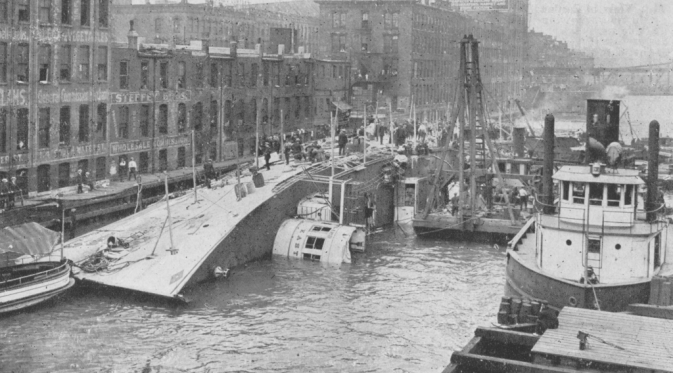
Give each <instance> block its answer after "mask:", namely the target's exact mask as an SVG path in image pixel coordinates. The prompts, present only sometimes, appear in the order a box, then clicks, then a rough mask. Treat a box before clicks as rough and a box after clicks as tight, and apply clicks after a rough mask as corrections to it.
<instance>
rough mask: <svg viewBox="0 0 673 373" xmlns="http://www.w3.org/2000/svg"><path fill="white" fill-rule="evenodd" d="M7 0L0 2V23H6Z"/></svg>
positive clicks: (0, 0)
mask: <svg viewBox="0 0 673 373" xmlns="http://www.w3.org/2000/svg"><path fill="white" fill-rule="evenodd" d="M8 4H9V0H0V23H7V5H8Z"/></svg>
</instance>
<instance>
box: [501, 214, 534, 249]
mask: <svg viewBox="0 0 673 373" xmlns="http://www.w3.org/2000/svg"><path fill="white" fill-rule="evenodd" d="M535 220H536V219H535V218H530V219H528V221H527V222H526V224H524V226H523V227H522V228H521V230H519V233H517V234H516V236H514V238H512V239H511V240H510V241H509V242H508V243H507V248H509V249H511V250H514V251H517V246H519V244H520V243H521V239H522V238H523V236H525V235H526V234H527V233H528V231H529V230H530V227H531V225H533V224H534V223H535Z"/></svg>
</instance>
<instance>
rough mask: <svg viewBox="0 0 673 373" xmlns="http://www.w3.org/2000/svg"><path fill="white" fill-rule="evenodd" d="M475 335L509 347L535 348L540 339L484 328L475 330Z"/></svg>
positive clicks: (530, 335)
mask: <svg viewBox="0 0 673 373" xmlns="http://www.w3.org/2000/svg"><path fill="white" fill-rule="evenodd" d="M474 335H475V336H477V337H482V338H483V339H488V340H491V341H497V342H500V343H504V344H508V345H509V344H514V345H520V346H526V347H533V346H535V344H536V343H537V341H538V339H540V336H539V335H533V334H531V333H524V332H517V331H512V330H504V329H498V328H482V327H479V328H477V330H475V332H474ZM463 352H466V351H463Z"/></svg>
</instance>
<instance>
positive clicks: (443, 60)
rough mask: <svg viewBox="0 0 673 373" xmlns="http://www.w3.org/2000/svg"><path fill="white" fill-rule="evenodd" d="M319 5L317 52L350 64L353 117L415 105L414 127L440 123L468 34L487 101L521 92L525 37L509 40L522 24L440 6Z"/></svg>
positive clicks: (333, 1)
mask: <svg viewBox="0 0 673 373" xmlns="http://www.w3.org/2000/svg"><path fill="white" fill-rule="evenodd" d="M520 1H527V0H520ZM317 2H318V4H319V5H320V21H321V28H320V29H321V30H322V34H321V36H322V38H323V46H324V47H323V49H321V50H320V53H324V54H326V55H328V56H330V58H333V59H344V60H346V59H348V60H350V61H351V64H352V103H353V106H354V112H358V111H362V109H361V107H362V106H364V105H365V104H366V103H368V102H370V103H371V102H375V103H378V105H379V106H382V105H381V103H383V102H386V101H388V100H390V101H391V103H392V105H391V106H392V107H393V110H397V111H398V112H400V113H406V112H408V110H409V108H410V107H411V100H412V99H413V102H414V104H415V107H416V111H417V115H418V118H417V119H418V120H423V119H429V120H432V119H438V118H441V117H443V116H444V115H445V113H446V110H447V103H448V102H451V101H452V99H453V98H452V97H453V93H454V90H455V84H456V81H455V78H456V75H457V73H458V66H459V48H458V42H459V41H460V40H461V39H462V38H463V36H464V35H467V34H473V35H474V36H475V37H476V38H478V39H479V40H480V41H481V46H482V54H481V56H482V58H481V72H482V81H483V82H484V83H485V87H486V90H487V91H488V92H489V93H490V94H491V96H492V97H493V98H495V100H498V101H501V100H506V99H507V97H508V96H515V97H516V96H517V95H518V94H519V93H520V92H519V86H520V81H521V71H522V70H521V66H522V61H520V60H518V59H517V58H518V57H516V56H517V55H518V53H520V52H521V51H522V45H524V43H525V38H510V37H509V36H510V34H511V32H510V31H511V30H513V29H516V30H517V32H519V30H518V28H517V27H525V25H521V24H515V25H514V26H513V25H512V24H511V23H509V22H504V24H500V23H495V22H488V21H484V20H481V19H479V17H476V16H474V17H473V16H471V15H468V14H466V13H463V12H459V11H458V10H457V9H455V8H451V7H450V6H449V5H448V3H444V2H437V4H433V5H427V4H423V3H421V2H416V1H413V0H387V1H379V2H372V1H358V0H318V1H317ZM480 17H486V16H483V15H480ZM523 30H524V31H525V28H524V29H523ZM524 34H525V32H524ZM495 104H498V103H495ZM491 107H495V106H491ZM406 115H407V114H404V115H403V116H406Z"/></svg>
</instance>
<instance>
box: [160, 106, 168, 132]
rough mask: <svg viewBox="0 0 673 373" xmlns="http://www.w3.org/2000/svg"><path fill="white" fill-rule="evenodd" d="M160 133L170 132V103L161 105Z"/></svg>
mask: <svg viewBox="0 0 673 373" xmlns="http://www.w3.org/2000/svg"><path fill="white" fill-rule="evenodd" d="M159 133H162V134H166V133H168V105H166V104H162V105H159Z"/></svg>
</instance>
